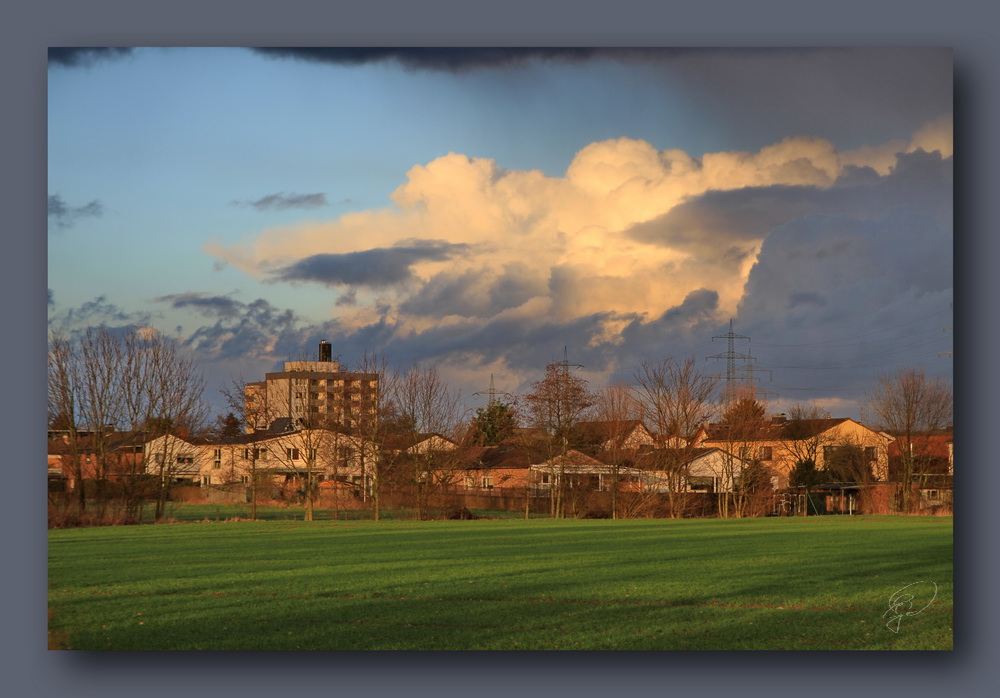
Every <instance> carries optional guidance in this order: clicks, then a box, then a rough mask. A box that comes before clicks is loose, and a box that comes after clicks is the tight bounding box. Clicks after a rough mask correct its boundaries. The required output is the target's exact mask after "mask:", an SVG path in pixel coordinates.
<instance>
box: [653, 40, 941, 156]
mask: <svg viewBox="0 0 1000 698" xmlns="http://www.w3.org/2000/svg"><path fill="white" fill-rule="evenodd" d="M952 68H953V64H952V51H951V49H949V48H935V47H930V48H928V47H920V48H914V47H877V48H875V47H868V48H830V49H807V50H800V51H798V52H796V53H791V52H788V51H774V50H755V49H744V50H742V51H740V53H739V60H733V52H715V51H699V52H694V53H689V54H681V55H679V56H678V59H677V60H673V61H671V62H670V65H669V74H670V77H671V79H672V80H674V81H677V84H681V85H683V86H684V91H685V98H686V99H688V100H689V101H691V102H692V104H694V105H695V106H696V107H698V108H700V109H703V110H705V111H706V112H710V113H714V114H718V115H720V118H727V117H726V115H731V117H732V118H737V119H739V120H740V122H741V123H743V124H747V123H753V124H755V125H756V128H755V130H756V131H758V132H759V134H760V137H761V138H762V139H763V140H762V143H763V142H768V141H770V142H774V141H776V140H779V139H780V138H783V137H785V136H787V135H788V134H790V133H805V132H808V133H810V134H811V135H816V136H822V137H826V138H830V139H832V140H834V141H835V142H838V143H840V144H842V145H843V146H844V147H856V146H860V145H864V144H865V143H864V142H856V139H857V138H858V134H859V130H858V125H859V124H865V128H864V129H862V130H861V131H860V133H863V134H865V135H864V138H865V139H874V140H866V142H867V143H871V142H879V141H888V140H891V139H892V138H896V137H898V133H899V132H900V130H902V131H903V132H913V131H916V130H917V129H919V128H920V127H922V126H923V125H924V124H926V123H928V122H930V121H932V120H934V119H937V118H938V117H940V116H941V115H942V114H950V113H951V111H952V74H953V71H952Z"/></svg>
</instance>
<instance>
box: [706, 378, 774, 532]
mask: <svg viewBox="0 0 1000 698" xmlns="http://www.w3.org/2000/svg"><path fill="white" fill-rule="evenodd" d="M725 400H726V401H725V402H724V404H723V408H722V422H721V423H720V424H719V427H718V437H719V440H720V441H722V442H723V444H724V445H725V448H724V449H723V450H724V451H725V453H726V457H725V458H724V459H723V463H724V472H723V477H722V479H723V482H724V483H725V486H724V487H722V488H721V489H722V490H723V491H722V492H720V493H719V515H720V516H722V517H724V518H725V517H729V516H735V517H737V518H740V517H743V516H746V515H747V514H748V513H751V510H750V504H751V503H752V502H753V501H754V500H755V499H756V498H757V495H758V494H759V491H760V490H763V489H765V488H767V487H768V486H769V482H768V479H767V477H766V473H765V471H764V468H763V466H762V465H761V461H762V460H763V453H762V448H765V446H764V445H763V442H764V441H766V440H767V438H768V437H769V436H770V430H771V422H770V420H769V419H768V418H767V406H766V405H765V404H764V403H763V402H762V401H760V400H758V399H757V395H756V392H755V390H754V387H753V385H745V386H741V387H740V388H738V389H735V390H730V391H727V392H726V396H725ZM727 489H728V490H730V492H728V493H727V492H726V491H725V490H727Z"/></svg>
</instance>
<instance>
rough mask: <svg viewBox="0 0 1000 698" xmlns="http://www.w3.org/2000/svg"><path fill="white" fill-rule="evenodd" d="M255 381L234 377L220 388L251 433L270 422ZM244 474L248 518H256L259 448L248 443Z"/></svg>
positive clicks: (260, 475)
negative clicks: (248, 511) (247, 486)
mask: <svg viewBox="0 0 1000 698" xmlns="http://www.w3.org/2000/svg"><path fill="white" fill-rule="evenodd" d="M255 385H258V384H256V383H249V382H247V381H246V380H244V379H243V378H242V377H240V378H234V379H233V380H232V382H231V383H230V385H229V386H228V387H226V388H223V389H222V391H221V392H222V396H223V398H225V400H226V404H227V405H228V406H229V409H230V410H232V412H233V414H235V415H236V417H237V419H238V420H239V421H240V422H241V423H242V424H243V428H244V429H245V430H246V431H247V432H248V433H252V432H253V431H254V430H255V429H256V428H257V427H258V426H259V425H264V424H268V425H269V424H270V423H271V421H272V415H271V414H270V412H269V411H268V405H267V400H265V399H264V395H263V394H262V391H261V392H258V391H256V390H255V389H254V387H253V386H255ZM245 455H246V461H247V466H246V474H247V480H248V483H249V485H250V519H251V520H253V521H256V520H257V502H258V499H259V498H260V481H261V477H262V473H260V472H259V468H258V463H259V460H260V449H259V448H255V447H253V446H252V445H248V447H247V448H246V450H245Z"/></svg>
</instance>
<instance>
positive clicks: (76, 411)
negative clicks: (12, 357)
mask: <svg viewBox="0 0 1000 698" xmlns="http://www.w3.org/2000/svg"><path fill="white" fill-rule="evenodd" d="M354 370H356V371H358V372H362V373H370V374H374V375H375V376H377V380H378V399H377V401H376V405H375V409H374V410H373V411H372V412H370V413H364V414H360V415H358V419H357V420H356V423H355V424H353V425H352V426H351V427H350V428H349V429H348V428H347V427H346V426H345V425H342V424H337V423H333V422H332V420H331V419H330V418H329V417H328V416H325V415H315V416H309V417H306V418H305V419H303V420H301V421H300V423H298V424H295V425H294V432H295V433H296V434H297V435H298V436H297V438H298V439H299V441H298V443H299V444H302V445H304V448H303V456H304V457H303V458H302V460H301V462H302V466H301V480H302V482H303V484H302V501H303V505H304V507H305V510H306V514H305V516H306V518H307V519H311V518H312V516H313V509H314V504H315V497H316V493H317V491H318V482H317V476H318V474H319V473H320V472H327V473H329V472H330V471H331V469H332V471H333V478H334V479H337V477H338V474H337V468H338V467H340V465H338V464H341V463H343V464H344V466H345V467H346V463H347V461H346V460H345V458H346V456H345V454H344V451H343V445H342V444H341V443H340V442H339V441H338V437H337V436H336V435H337V434H343V433H347V432H351V433H352V434H353V435H354V436H355V437H356V439H355V440H354V442H353V443H361V444H363V446H362V447H361V448H360V451H361V452H360V453H354V454H353V457H354V458H360V459H362V460H363V461H364V462H365V464H366V466H367V467H368V469H369V470H368V472H370V473H371V475H372V477H371V479H370V482H369V483H368V485H367V486H368V487H369V491H368V492H367V493H366V494H367V496H369V497H370V501H371V507H372V513H373V517H374V518H376V519H378V518H381V516H382V510H383V506H384V499H385V497H384V495H385V491H384V488H385V487H386V486H387V485H388V484H389V483H393V482H403V483H405V485H406V487H407V489H408V491H409V492H410V501H411V505H412V507H413V508H414V509H415V510H416V513H417V515H418V516H419V517H421V518H423V517H424V516H425V515H426V514H427V512H428V509H429V507H430V501H431V496H432V494H433V493H434V492H436V491H440V490H442V489H446V488H447V487H449V486H451V485H453V484H455V483H454V477H455V473H457V472H459V471H460V470H461V469H462V465H463V458H464V450H463V449H464V448H466V447H470V446H478V447H493V446H497V445H499V444H502V443H505V442H510V441H511V440H512V439H515V436H517V435H518V434H519V433H521V432H524V431H525V430H530V436H531V438H532V439H533V443H534V444H535V445H536V446H538V447H540V448H541V449H542V451H543V454H544V456H545V458H546V461H552V462H563V463H564V462H565V459H563V460H562V461H560V460H559V457H560V456H565V455H566V454H567V453H568V452H569V451H570V450H571V449H584V450H586V449H588V447H589V448H591V451H593V446H594V444H592V443H590V444H588V443H586V437H585V435H584V434H582V433H581V431H580V429H578V425H580V424H581V423H583V422H587V421H589V422H597V423H600V424H601V425H602V428H603V431H602V434H601V436H602V449H603V450H602V452H601V456H602V461H603V462H606V463H608V464H609V465H610V466H611V467H612V469H613V471H612V475H611V479H612V481H613V482H615V483H617V481H618V476H617V473H618V471H619V469H627V468H644V469H648V470H655V471H656V472H659V473H662V474H663V475H662V477H663V478H664V481H663V482H660V483H659V487H658V490H659V492H660V493H661V494H663V495H664V496H665V497H666V498H667V500H668V502H669V503H670V507H669V510H670V511H671V512H682V511H683V500H684V498H685V496H686V495H685V492H686V490H687V488H686V486H685V482H684V478H685V473H684V470H683V464H684V462H685V460H686V459H687V458H688V457H689V454H688V453H686V452H685V445H688V444H690V443H691V441H692V439H693V438H694V437H695V435H696V434H697V432H698V430H699V429H702V428H704V426H705V425H706V424H708V423H715V424H716V425H717V426H718V428H719V429H721V433H722V434H723V435H724V436H723V438H724V440H725V442H726V443H727V444H728V445H729V448H728V449H726V450H727V451H729V452H731V454H732V456H733V457H732V458H731V459H730V460H729V461H727V467H728V468H731V471H730V472H728V473H725V475H724V477H725V478H727V479H728V481H730V482H732V483H734V484H736V485H737V486H734V487H733V488H732V492H731V494H728V495H727V496H726V497H724V498H720V500H719V514H720V515H722V516H743V515H747V514H748V513H749V511H750V508H751V506H752V503H753V498H754V493H755V492H759V491H761V490H763V489H766V485H767V483H766V473H765V471H764V469H763V468H762V467H761V461H762V460H763V459H762V458H761V457H760V455H761V454H759V453H755V452H754V449H755V448H758V445H759V443H760V442H761V441H762V440H763V439H764V434H765V432H766V431H767V430H768V429H769V428H770V427H771V418H770V416H769V415H768V405H767V403H766V401H765V400H763V399H762V398H761V396H760V395H759V394H757V393H756V391H755V390H754V388H753V386H752V385H741V386H738V387H737V388H735V389H733V386H730V385H726V384H724V383H723V382H721V381H720V380H719V379H718V378H717V377H715V376H712V375H708V374H706V373H704V372H702V371H700V370H699V367H698V365H697V362H696V361H695V360H694V359H692V358H670V357H668V358H664V359H662V360H659V361H647V362H643V363H642V364H641V365H640V366H639V367H638V368H637V369H636V370H635V371H634V373H633V375H632V376H631V380H630V381H628V382H623V383H618V384H612V385H607V386H604V387H600V388H596V389H594V388H592V387H591V386H590V384H589V383H588V382H587V381H586V380H585V379H583V378H582V377H580V376H579V375H578V372H577V371H576V370H575V369H574V366H573V365H572V364H569V363H568V362H566V361H563V362H554V363H551V364H549V365H548V366H547V367H546V370H545V373H544V375H543V376H542V377H540V378H539V379H537V380H536V381H534V382H533V383H532V384H531V386H530V388H529V390H528V391H527V392H526V393H525V394H523V395H521V396H517V397H506V398H504V399H496V398H495V397H494V396H492V395H491V399H490V400H489V402H488V403H487V404H486V405H485V406H482V407H479V408H477V409H476V410H474V411H473V412H472V413H470V412H469V411H467V410H465V409H464V407H463V401H462V396H461V395H460V393H459V392H458V391H455V390H452V389H451V388H450V386H449V385H448V384H447V382H446V381H445V380H444V379H443V377H442V376H441V373H440V371H439V369H438V367H437V366H434V365H414V366H411V367H409V368H407V369H405V370H397V369H395V368H393V367H391V366H390V364H389V362H388V361H387V359H386V358H385V357H384V356H383V355H379V354H377V353H375V352H366V353H365V354H364V355H363V357H362V359H361V361H360V362H359V363H358V365H357V366H356V367H354ZM246 390H247V384H246V382H245V381H243V380H242V379H239V380H235V381H233V383H232V385H231V386H230V387H229V388H227V389H226V390H224V391H223V395H224V397H225V399H226V401H227V403H228V407H229V412H228V413H227V414H226V415H220V416H218V417H217V418H216V419H215V420H214V422H212V421H209V418H208V410H207V407H206V403H205V401H204V400H203V396H204V392H205V381H204V378H203V376H202V374H201V372H200V370H199V368H198V366H197V364H196V362H195V361H194V360H193V358H191V357H190V355H188V354H186V353H185V352H184V351H183V350H182V349H181V348H180V347H179V345H178V344H177V343H176V342H175V341H173V340H171V339H169V338H167V337H164V336H163V335H161V334H160V333H158V332H155V331H129V332H122V333H117V332H112V331H111V330H109V329H107V328H104V327H99V328H90V329H88V330H87V331H85V332H84V333H82V334H81V335H80V336H79V337H77V338H75V339H71V338H69V337H67V336H65V335H62V334H59V333H55V332H54V333H52V334H51V336H50V338H49V356H48V412H49V428H50V429H51V430H57V431H59V432H61V433H63V434H65V435H66V436H67V439H66V444H67V449H68V450H69V453H68V455H69V460H70V462H71V463H72V467H73V468H74V469H75V471H76V472H75V473H74V474H75V480H76V482H78V483H84V482H85V481H87V480H89V481H91V482H92V487H90V488H89V489H88V487H85V486H82V485H81V486H78V487H76V488H75V491H74V492H73V496H74V498H75V505H76V506H77V507H78V508H79V509H80V510H81V511H82V510H84V509H86V508H87V507H88V506H91V507H96V508H97V509H98V510H103V509H104V508H106V507H108V506H109V505H110V504H112V503H114V502H115V501H117V502H118V504H120V505H121V506H122V507H125V508H126V509H129V510H134V508H135V507H137V506H139V505H140V504H141V503H142V502H143V501H150V500H152V502H153V505H154V509H155V517H156V518H157V520H159V519H161V518H162V517H163V514H164V507H165V504H166V502H167V500H168V498H169V494H170V479H171V477H170V476H171V473H170V472H169V468H170V467H171V466H170V463H171V459H170V458H169V457H168V456H169V454H166V453H164V454H161V458H159V459H152V458H151V456H150V454H147V455H146V456H145V459H144V460H143V461H142V462H140V463H138V464H137V465H136V472H135V473H134V475H135V476H136V477H133V478H125V479H124V480H122V481H121V482H120V483H119V484H118V485H117V486H116V488H112V487H111V486H110V484H109V482H110V478H109V475H110V472H111V469H112V463H111V450H112V438H113V437H112V434H113V433H114V432H112V431H111V430H110V429H109V428H108V427H114V428H115V429H118V430H130V431H134V432H141V433H142V434H144V437H145V438H147V439H148V440H154V439H155V438H156V437H159V436H164V435H167V434H174V435H178V434H182V435H185V436H193V435H206V434H212V435H214V436H216V437H218V436H231V437H235V436H237V435H240V434H244V433H246V432H247V431H248V430H247V429H246V426H245V425H247V424H251V425H255V424H260V423H266V422H268V421H269V417H273V415H263V414H254V413H253V410H254V409H259V407H255V405H254V403H253V401H248V400H247V391H246ZM951 404H952V397H951V391H950V389H949V388H948V387H947V386H946V385H945V384H944V383H943V382H942V381H939V380H934V379H930V378H928V377H926V376H925V375H924V373H923V372H922V371H921V370H919V369H901V370H899V371H896V372H892V373H887V374H884V375H883V376H881V377H880V378H879V379H878V381H877V382H876V383H875V384H873V385H872V386H871V387H870V389H869V390H867V391H866V393H865V396H864V399H863V414H865V415H866V417H867V418H868V419H870V420H871V423H872V424H873V425H875V426H876V427H877V428H880V429H883V430H885V431H887V432H889V433H891V434H893V436H895V437H896V438H897V440H899V441H900V449H899V451H900V454H901V464H902V472H900V473H898V477H899V478H900V479H902V481H904V482H909V481H910V480H911V479H912V477H913V476H914V475H915V474H916V472H917V471H918V469H919V457H918V453H917V451H915V449H914V444H917V443H918V442H919V437H920V435H921V434H925V433H927V432H928V431H929V430H933V429H938V428H941V427H944V426H948V425H950V423H951ZM823 416H828V415H826V414H824V413H822V412H821V411H820V410H818V409H817V408H815V407H810V406H801V405H799V406H795V407H793V408H792V409H791V411H790V413H789V414H788V417H789V420H790V421H791V422H796V421H800V422H803V423H804V422H805V421H807V420H809V419H817V418H820V417H823ZM636 423H641V424H643V425H644V426H645V427H646V428H648V430H649V432H650V433H652V434H654V435H656V436H657V437H658V438H659V439H660V443H659V446H660V447H658V448H654V449H648V450H647V452H646V453H644V454H643V457H642V458H641V459H640V458H638V457H637V455H636V452H635V448H634V447H632V446H630V445H629V444H628V443H626V442H625V441H624V437H625V436H626V435H627V432H628V430H630V429H631V428H633V426H634V425H635V424H636ZM432 433H436V434H439V435H441V436H443V437H446V438H448V439H450V440H451V441H453V442H454V443H457V444H459V448H458V449H455V450H453V451H451V452H439V451H433V450H425V451H417V452H415V453H407V452H406V449H405V448H398V449H396V448H392V449H390V448H387V445H388V444H391V443H396V444H403V445H405V444H406V443H409V442H410V441H414V440H415V438H416V436H417V435H423V434H432ZM792 433H794V432H792ZM84 436H86V440H84V439H83V438H82V437H84ZM522 436H523V434H522ZM302 439H305V441H302ZM84 442H86V444H87V448H88V454H87V455H88V456H91V457H92V458H93V462H92V463H91V464H90V466H91V468H90V469H89V470H87V469H86V468H85V462H84V458H83V457H82V456H83V454H82V453H79V452H74V450H75V449H79V448H80V444H82V443H84ZM824 446H825V444H823V443H820V442H819V441H815V442H810V441H809V439H796V440H795V448H797V449H799V451H800V452H797V453H795V454H794V457H795V469H794V470H793V472H792V482H793V483H795V484H804V485H806V486H808V485H810V484H815V483H817V482H818V481H819V480H822V479H823V477H829V476H831V475H833V474H835V475H836V476H837V478H838V479H841V480H843V479H844V478H845V477H855V478H861V477H866V476H864V475H863V474H860V473H859V472H852V471H851V468H854V467H861V468H862V469H863V464H864V463H865V459H864V458H863V457H860V456H857V457H855V458H854V459H853V460H852V456H851V452H850V449H846V450H842V451H841V452H840V453H839V460H836V459H835V460H836V462H834V463H833V464H832V465H831V463H830V462H829V461H828V463H827V468H831V467H835V468H839V470H838V471H837V472H836V473H833V472H832V471H831V472H825V473H822V474H818V473H817V472H815V469H814V468H813V470H810V464H812V465H813V466H815V463H816V462H817V453H816V451H817V449H820V448H823V447H824ZM248 453H249V454H250V459H249V467H250V477H249V484H250V487H251V490H252V492H251V497H250V501H251V506H252V507H253V513H252V516H254V517H255V516H256V502H257V498H258V492H257V487H258V483H259V482H260V478H259V477H258V475H259V473H258V472H257V470H258V468H259V466H260V464H259V463H258V462H257V453H256V449H252V448H251V449H249V451H248ZM855 455H856V454H855ZM858 464H861V465H860V466H858ZM560 467H562V466H560ZM559 474H560V475H565V473H559ZM88 476H89V477H88ZM566 481H567V478H566V477H558V478H557V482H560V483H565V482H566ZM902 491H903V498H904V502H903V507H904V510H907V511H908V510H910V507H911V506H912V504H913V503H912V502H911V501H910V496H911V495H910V492H909V488H908V487H904V488H902ZM550 495H551V498H552V501H551V513H552V515H554V516H562V515H565V514H566V511H567V506H566V505H567V501H566V497H567V496H569V493H568V492H567V491H566V490H565V489H564V488H563V487H562V486H560V487H558V488H552V490H551V491H550ZM610 496H611V512H610V514H611V516H613V517H619V516H628V515H630V513H634V511H630V507H631V508H632V509H633V510H634V509H635V507H636V500H637V497H636V496H635V495H634V494H633V495H631V496H630V497H625V496H623V495H622V494H620V493H619V490H618V487H617V486H615V487H612V489H611V492H610ZM526 501H527V500H526Z"/></svg>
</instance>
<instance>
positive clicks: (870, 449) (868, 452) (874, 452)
mask: <svg viewBox="0 0 1000 698" xmlns="http://www.w3.org/2000/svg"><path fill="white" fill-rule="evenodd" d="M865 460H866V461H868V462H869V463H874V462H875V461H877V460H878V449H877V448H876V447H875V446H865Z"/></svg>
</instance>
